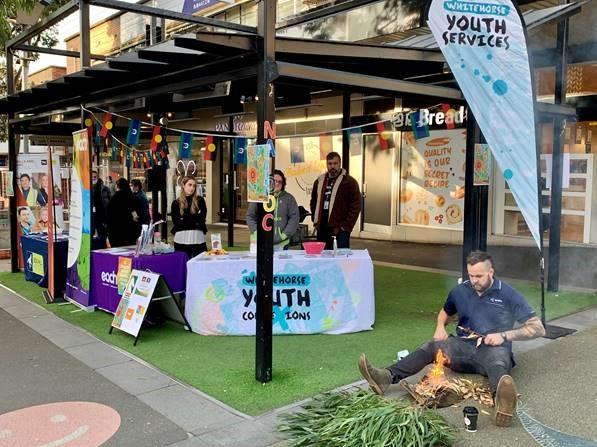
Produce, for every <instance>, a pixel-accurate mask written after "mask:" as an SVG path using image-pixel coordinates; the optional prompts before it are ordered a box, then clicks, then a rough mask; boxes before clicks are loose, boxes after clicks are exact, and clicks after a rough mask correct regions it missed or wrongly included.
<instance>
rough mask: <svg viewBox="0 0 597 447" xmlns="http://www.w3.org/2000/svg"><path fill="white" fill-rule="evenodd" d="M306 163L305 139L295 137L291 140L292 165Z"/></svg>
mask: <svg viewBox="0 0 597 447" xmlns="http://www.w3.org/2000/svg"><path fill="white" fill-rule="evenodd" d="M304 162H305V146H304V144H303V137H294V138H291V139H290V163H304Z"/></svg>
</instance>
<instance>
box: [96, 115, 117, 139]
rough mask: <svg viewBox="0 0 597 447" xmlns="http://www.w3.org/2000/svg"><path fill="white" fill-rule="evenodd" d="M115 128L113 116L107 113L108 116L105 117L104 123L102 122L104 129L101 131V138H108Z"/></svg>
mask: <svg viewBox="0 0 597 447" xmlns="http://www.w3.org/2000/svg"><path fill="white" fill-rule="evenodd" d="M113 127H114V121H113V116H112V114H111V113H106V115H105V116H104V121H102V127H101V129H100V132H99V136H100V137H102V138H106V137H107V136H108V133H109V132H110V131H111V130H112V128H113Z"/></svg>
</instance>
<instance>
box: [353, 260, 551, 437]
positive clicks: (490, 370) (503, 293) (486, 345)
mask: <svg viewBox="0 0 597 447" xmlns="http://www.w3.org/2000/svg"><path fill="white" fill-rule="evenodd" d="M466 267H467V271H468V276H469V280H468V281H465V282H463V283H462V284H460V285H458V286H456V287H454V288H453V289H452V290H451V291H450V293H449V294H448V298H447V299H446V302H445V303H444V306H443V308H442V309H441V310H440V312H439V314H438V316H437V324H436V328H435V333H434V334H433V340H432V341H429V342H427V343H425V344H424V345H423V346H421V347H420V348H419V349H417V350H416V351H415V352H413V353H412V354H410V355H408V356H406V357H405V358H403V359H402V360H400V361H398V362H397V363H395V364H393V365H391V366H389V367H387V368H385V369H382V368H375V367H374V366H372V365H371V363H369V361H368V360H367V357H366V356H365V354H361V357H360V358H359V369H360V371H361V374H362V375H363V377H364V378H365V379H367V381H368V382H369V385H370V386H371V388H372V389H373V391H375V392H376V393H377V394H384V393H385V391H386V390H387V389H388V387H389V386H390V385H391V384H393V383H398V382H400V380H402V379H404V378H406V377H409V376H412V375H414V374H416V373H417V372H419V371H420V370H421V369H423V367H424V366H425V365H427V364H429V363H432V362H433V360H434V358H435V355H436V354H437V351H438V350H439V349H441V350H442V352H443V353H444V354H446V355H447V357H448V360H447V366H449V367H450V369H452V370H453V371H456V372H462V373H476V374H481V375H484V376H486V377H488V378H489V387H490V388H491V391H492V392H493V393H494V396H495V423H496V425H498V426H501V427H506V426H509V425H510V423H511V422H512V416H513V414H514V411H515V410H516V401H517V391H516V386H515V384H514V380H513V379H512V377H511V376H510V371H511V370H512V368H513V367H514V365H515V363H514V357H513V356H512V342H513V341H518V340H531V339H533V338H537V337H542V336H544V335H545V329H544V328H543V324H541V320H540V319H539V317H537V315H536V314H535V311H534V310H533V308H532V307H531V306H530V305H529V304H528V303H527V301H526V300H525V299H524V298H523V296H522V295H520V293H518V292H517V291H516V290H515V289H514V288H513V287H512V286H510V285H508V284H506V283H505V282H504V281H501V280H499V279H497V278H494V270H493V259H492V258H491V256H490V255H489V254H488V253H485V252H482V251H473V252H471V253H470V254H469V255H468V257H467V259H466ZM454 315H458V326H457V328H456V336H455V337H454V336H452V335H448V332H447V331H446V325H447V324H448V322H449V320H450V318H451V317H452V316H454ZM515 322H518V323H519V324H520V326H519V327H517V328H516V329H514V323H515Z"/></svg>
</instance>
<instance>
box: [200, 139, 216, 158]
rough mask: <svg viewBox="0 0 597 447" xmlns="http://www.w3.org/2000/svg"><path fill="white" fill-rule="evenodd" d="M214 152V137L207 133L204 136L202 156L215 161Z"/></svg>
mask: <svg viewBox="0 0 597 447" xmlns="http://www.w3.org/2000/svg"><path fill="white" fill-rule="evenodd" d="M216 154H217V153H216V143H215V141H214V137H213V135H208V136H207V137H205V152H204V153H203V158H204V159H205V160H210V161H216Z"/></svg>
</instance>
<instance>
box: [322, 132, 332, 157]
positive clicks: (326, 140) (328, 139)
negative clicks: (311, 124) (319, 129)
mask: <svg viewBox="0 0 597 447" xmlns="http://www.w3.org/2000/svg"><path fill="white" fill-rule="evenodd" d="M330 152H332V134H331V133H324V134H321V135H319V159H320V160H325V157H326V155H327V154H329V153H330Z"/></svg>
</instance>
